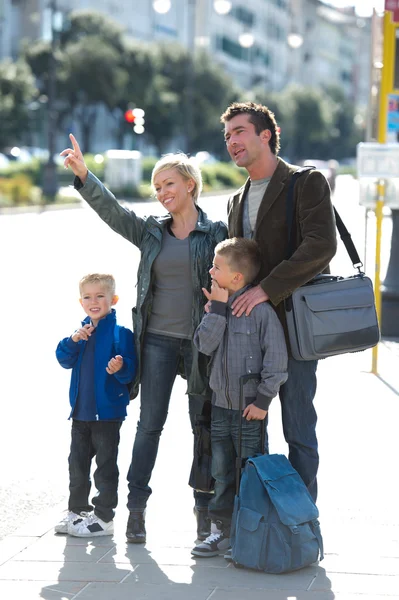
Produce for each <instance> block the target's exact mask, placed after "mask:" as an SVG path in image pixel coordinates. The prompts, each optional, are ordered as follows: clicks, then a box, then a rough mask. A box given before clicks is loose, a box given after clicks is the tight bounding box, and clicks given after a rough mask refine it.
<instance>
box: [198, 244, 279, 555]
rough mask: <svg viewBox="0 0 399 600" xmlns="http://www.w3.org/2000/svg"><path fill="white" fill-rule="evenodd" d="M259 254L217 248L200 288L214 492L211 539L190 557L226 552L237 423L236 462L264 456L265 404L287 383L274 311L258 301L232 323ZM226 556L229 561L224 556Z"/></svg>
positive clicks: (251, 247)
mask: <svg viewBox="0 0 399 600" xmlns="http://www.w3.org/2000/svg"><path fill="white" fill-rule="evenodd" d="M260 261H261V259H260V253H259V249H258V245H257V243H256V242H255V241H254V240H249V239H245V238H232V239H228V240H224V241H223V242H220V244H218V245H217V246H216V248H215V257H214V260H213V266H212V268H211V269H210V271H209V272H210V274H211V277H212V285H211V291H210V292H208V291H207V290H205V289H203V292H204V294H205V296H206V297H207V299H208V308H207V312H206V313H205V315H204V317H203V319H202V321H201V323H200V325H199V326H198V328H197V330H196V332H195V335H194V343H195V345H196V346H197V348H198V350H200V352H202V353H203V354H206V355H208V356H210V357H211V362H210V387H211V389H212V392H213V395H212V425H211V440H212V475H213V477H214V478H215V493H214V496H213V498H212V499H211V501H210V503H209V517H210V519H211V521H212V525H211V534H210V535H209V536H208V537H207V538H206V540H204V541H203V542H201V543H200V544H198V545H197V546H195V548H194V549H193V550H192V554H194V555H195V556H201V557H208V556H209V557H210V556H216V555H218V554H220V552H223V551H226V550H228V548H229V547H230V539H229V538H230V525H231V518H232V514H233V507H234V495H235V459H236V456H237V451H238V448H237V441H238V423H239V419H243V421H242V447H241V456H242V457H244V458H247V457H249V456H253V455H255V454H258V453H260V452H261V451H262V448H261V427H262V423H260V421H263V420H264V419H265V417H266V415H267V411H268V408H269V405H270V402H271V401H272V399H273V398H274V396H276V395H277V394H278V392H279V389H280V386H281V385H282V384H283V383H284V382H285V381H286V380H287V348H286V344H285V339H284V332H283V328H282V326H281V324H280V321H279V320H278V318H277V315H276V313H275V311H274V309H273V308H272V307H271V306H270V304H268V303H266V302H263V303H261V304H258V305H257V306H255V307H254V308H253V309H252V311H251V313H250V315H248V316H247V315H245V314H244V315H242V316H241V317H236V316H234V315H233V313H232V310H231V305H232V303H233V302H234V300H235V299H236V298H237V297H238V296H239V295H240V294H242V293H243V292H245V291H246V290H247V289H248V288H249V287H250V284H251V283H252V282H253V281H254V280H255V279H256V276H257V275H258V272H259V269H260V264H261V263H260ZM246 373H255V374H256V373H260V378H258V379H253V380H250V381H249V382H248V383H247V384H246V386H245V390H244V391H245V408H244V412H243V413H242V415H241V414H240V410H239V392H240V377H241V375H244V374H246ZM226 558H227V555H226Z"/></svg>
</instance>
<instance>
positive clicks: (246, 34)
mask: <svg viewBox="0 0 399 600" xmlns="http://www.w3.org/2000/svg"><path fill="white" fill-rule="evenodd" d="M228 4H229V3H226V2H224V3H223V2H220V0H219V2H218V1H217V0H216V1H215V0H155V1H154V0H140V1H139V2H120V1H119V0H68V2H67V1H66V0H0V59H1V58H4V57H6V56H10V57H12V58H16V57H17V55H18V51H19V47H20V44H21V41H22V40H23V39H28V40H29V39H37V38H44V39H48V38H49V35H50V10H49V7H50V5H53V7H54V9H55V10H56V12H57V13H59V15H60V14H62V13H63V14H64V15H66V14H67V13H68V12H69V11H72V10H76V9H93V10H98V11H101V12H103V13H105V14H107V15H109V16H110V17H112V18H113V19H115V20H116V21H117V22H119V23H120V24H122V25H123V26H124V27H125V29H126V34H127V35H129V36H131V37H134V38H136V39H142V40H143V41H152V40H165V41H167V40H168V41H175V42H179V43H181V44H183V45H184V46H186V47H187V48H189V49H191V50H192V51H195V50H196V49H198V48H206V49H208V50H209V52H210V53H211V54H212V56H213V57H214V58H215V60H216V61H217V62H219V63H220V64H221V65H222V66H223V68H224V69H225V71H226V72H228V73H229V74H231V76H232V77H233V79H234V80H235V81H236V82H237V83H238V84H239V85H240V86H241V87H243V88H245V89H251V88H253V87H255V86H262V87H265V88H268V89H271V90H276V91H279V90H281V89H282V88H283V87H284V86H285V85H287V84H288V83H291V82H296V83H300V84H303V85H313V86H320V85H323V84H326V83H328V84H338V85H340V86H342V88H343V89H344V91H345V94H346V95H347V96H348V97H349V98H350V99H352V100H353V101H354V103H355V104H356V105H358V106H366V105H367V101H368V93H369V92H368V90H369V79H370V76H369V72H370V38H371V34H370V19H364V18H362V19H360V18H358V17H357V16H356V15H355V12H354V9H353V8H352V9H349V8H348V9H336V8H333V7H330V6H326V5H325V4H323V3H322V2H320V0H231V2H230V5H231V7H230V10H229V12H228V13H227V14H220V12H218V10H219V11H220V8H221V7H222V8H223V7H226V5H228ZM154 6H155V8H157V9H158V11H156V10H155V9H154ZM166 9H167V10H166ZM159 10H161V11H163V12H159ZM165 10H166V12H165Z"/></svg>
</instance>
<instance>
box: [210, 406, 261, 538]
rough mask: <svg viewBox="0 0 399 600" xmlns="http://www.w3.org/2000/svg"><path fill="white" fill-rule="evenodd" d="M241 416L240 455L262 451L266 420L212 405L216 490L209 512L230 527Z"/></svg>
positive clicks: (224, 525) (216, 519)
mask: <svg viewBox="0 0 399 600" xmlns="http://www.w3.org/2000/svg"><path fill="white" fill-rule="evenodd" d="M239 419H242V438H241V457H242V458H248V457H249V456H254V455H255V454H259V453H260V452H261V439H262V426H263V421H247V420H246V419H244V418H243V417H241V411H239V410H230V409H228V408H220V407H219V406H212V427H211V440H212V475H213V477H214V479H215V494H214V496H213V497H212V499H211V501H210V502H209V516H210V518H211V519H212V521H214V522H215V521H221V522H222V524H223V528H224V529H225V528H229V527H230V524H231V518H232V515H233V509H234V497H235V490H236V457H237V455H238V452H239V448H238V425H239Z"/></svg>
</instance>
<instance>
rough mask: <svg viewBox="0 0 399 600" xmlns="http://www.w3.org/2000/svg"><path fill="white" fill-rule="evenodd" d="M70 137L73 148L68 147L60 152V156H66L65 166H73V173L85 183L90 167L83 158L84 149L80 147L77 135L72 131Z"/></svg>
mask: <svg viewBox="0 0 399 600" xmlns="http://www.w3.org/2000/svg"><path fill="white" fill-rule="evenodd" d="M69 139H70V140H71V142H72V146H73V150H71V148H66V149H65V150H63V151H62V152H60V156H65V160H64V167H65V168H66V169H68V167H71V169H72V171H73V173H74V174H75V175H76V176H77V177H79V179H80V181H81V182H82V183H83V184H85V183H86V179H87V173H88V168H87V167H86V163H85V161H84V158H83V154H82V151H81V149H80V147H79V144H78V142H77V141H76V139H75V136H74V135H72V133H70V134H69Z"/></svg>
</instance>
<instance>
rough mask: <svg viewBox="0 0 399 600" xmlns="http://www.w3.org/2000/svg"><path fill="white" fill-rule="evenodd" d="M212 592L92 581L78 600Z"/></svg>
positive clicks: (142, 599)
mask: <svg viewBox="0 0 399 600" xmlns="http://www.w3.org/2000/svg"><path fill="white" fill-rule="evenodd" d="M212 592H213V588H211V587H209V588H206V587H202V588H199V587H195V586H192V585H187V584H181V585H179V584H171V583H168V584H167V585H163V586H160V585H151V584H146V583H144V584H141V583H134V584H133V585H129V586H127V585H125V584H121V585H111V584H108V583H101V584H99V583H91V584H90V585H88V586H87V587H86V588H85V589H84V590H83V591H82V592H81V593H80V594H79V596H78V600H133V599H134V600H208V599H211V598H212V600H213V597H214V596H213V594H212ZM29 600H30V599H29ZM240 600H243V598H242V597H241V598H240ZM263 600H265V597H264V596H263Z"/></svg>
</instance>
